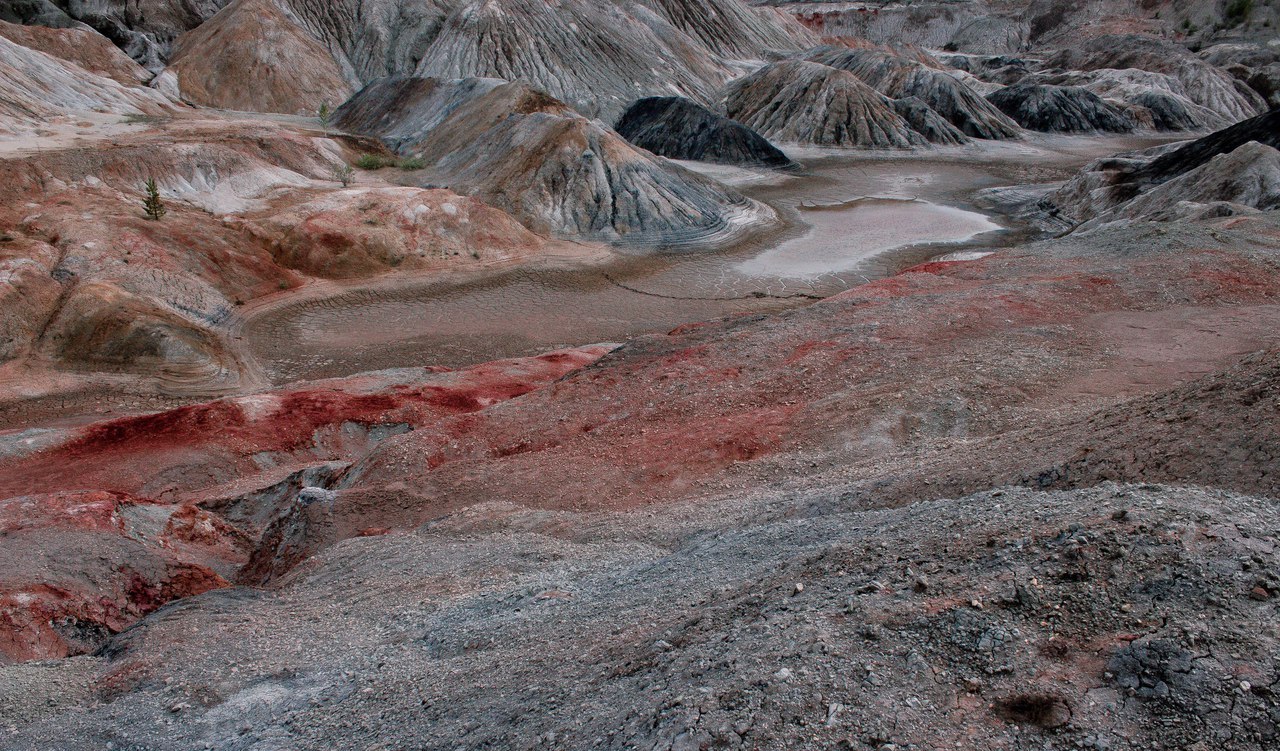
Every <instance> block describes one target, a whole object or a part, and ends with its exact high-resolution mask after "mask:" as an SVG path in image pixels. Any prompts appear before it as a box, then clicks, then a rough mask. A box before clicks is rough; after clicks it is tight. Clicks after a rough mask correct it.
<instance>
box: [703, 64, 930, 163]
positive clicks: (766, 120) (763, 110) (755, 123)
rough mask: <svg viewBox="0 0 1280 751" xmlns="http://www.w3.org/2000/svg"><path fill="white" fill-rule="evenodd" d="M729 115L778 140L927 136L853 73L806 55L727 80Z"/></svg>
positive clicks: (875, 141)
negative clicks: (813, 61) (800, 58)
mask: <svg viewBox="0 0 1280 751" xmlns="http://www.w3.org/2000/svg"><path fill="white" fill-rule="evenodd" d="M724 106H725V110H726V112H728V114H729V117H732V118H733V119H735V120H738V121H740V122H742V123H745V124H746V125H747V126H749V127H752V128H755V129H756V130H758V131H760V132H761V133H764V134H765V135H767V136H769V137H770V138H774V139H777V140H779V141H786V142H794V143H803V144H811V145H815V146H843V147H861V148H911V147H913V146H920V145H924V143H925V139H924V137H923V136H921V135H920V134H919V133H916V132H915V131H914V130H912V128H911V126H910V125H909V124H908V123H907V121H906V120H904V119H902V117H901V116H899V115H898V113H897V111H896V110H895V109H894V107H893V102H891V101H890V100H888V99H886V98H885V97H884V96H883V95H882V94H880V93H879V92H877V91H876V90H875V89H872V88H871V87H869V86H867V85H866V84H864V83H862V81H860V80H858V77H857V76H855V75H853V74H852V73H847V72H845V71H842V70H836V69H835V68H830V67H827V66H825V65H819V64H818V63H811V62H807V61H804V60H785V61H783V62H780V63H774V64H772V65H767V66H765V67H763V68H761V69H760V70H758V71H756V72H755V73H752V74H751V75H749V76H747V77H745V78H741V79H738V80H737V81H734V82H733V83H732V84H730V85H729V87H728V89H727V90H726V93H725V104H724Z"/></svg>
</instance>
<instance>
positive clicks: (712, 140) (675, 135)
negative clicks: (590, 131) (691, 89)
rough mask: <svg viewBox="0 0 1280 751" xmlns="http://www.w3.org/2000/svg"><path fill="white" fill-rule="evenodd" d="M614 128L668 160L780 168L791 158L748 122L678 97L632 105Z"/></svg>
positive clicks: (657, 98) (656, 98) (789, 163)
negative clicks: (747, 123) (730, 117)
mask: <svg viewBox="0 0 1280 751" xmlns="http://www.w3.org/2000/svg"><path fill="white" fill-rule="evenodd" d="M614 129H615V130H617V131H618V135H620V136H622V137H623V138H625V139H627V140H628V141H630V142H631V143H633V144H635V145H636V146H639V147H640V148H642V149H647V150H649V151H652V152H653V153H655V154H657V155H659V156H665V157H667V158H668V159H689V160H693V161H701V162H717V163H720V164H735V165H740V166H746V167H754V166H764V167H774V168H784V167H791V166H794V164H795V163H794V162H792V161H791V159H790V158H789V157H788V156H787V155H786V154H784V153H782V152H781V151H780V150H778V148H777V147H775V146H774V145H773V144H771V143H769V141H768V140H766V139H765V138H764V137H763V136H761V135H760V134H759V133H757V132H755V131H754V130H752V129H750V128H748V127H747V126H745V125H743V124H741V123H738V122H735V121H733V120H730V119H729V118H727V117H724V116H723V115H720V114H718V113H716V112H712V111H711V110H709V109H707V108H706V107H703V106H702V105H700V104H698V103H696V102H691V101H689V100H688V99H681V98H680V97H648V98H645V99H641V100H639V101H637V102H635V103H633V104H632V105H631V106H630V107H628V108H627V111H626V112H625V113H623V115H622V118H621V119H620V120H618V123H617V125H615V126H614Z"/></svg>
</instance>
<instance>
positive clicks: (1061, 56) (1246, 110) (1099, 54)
mask: <svg viewBox="0 0 1280 751" xmlns="http://www.w3.org/2000/svg"><path fill="white" fill-rule="evenodd" d="M1045 62H1046V64H1047V65H1049V66H1052V67H1056V68H1064V69H1067V70H1080V71H1091V70H1098V69H1102V68H1111V69H1116V68H1120V69H1123V68H1137V69H1139V70H1145V71H1150V72H1153V73H1166V74H1169V75H1171V76H1173V77H1175V78H1177V79H1178V81H1179V82H1181V83H1182V85H1183V87H1184V89H1185V90H1186V94H1187V96H1188V97H1190V99H1191V100H1192V101H1193V102H1195V103H1196V104H1198V105H1200V106H1202V107H1206V108H1208V109H1210V110H1213V111H1214V112H1216V113H1218V114H1220V115H1222V116H1223V117H1225V118H1227V119H1228V120H1229V121H1230V122H1237V121H1240V120H1244V119H1246V118H1250V117H1253V116H1255V115H1257V114H1259V113H1260V112H1261V111H1262V109H1264V105H1263V102H1262V98H1261V97H1260V96H1259V95H1258V94H1257V93H1256V92H1254V91H1252V90H1251V89H1249V87H1248V86H1243V85H1240V84H1238V83H1237V82H1236V81H1235V80H1234V79H1233V78H1232V77H1231V76H1230V75H1228V74H1227V73H1225V72H1223V71H1222V70H1219V69H1218V68H1216V67H1214V66H1213V65H1210V64H1209V63H1207V62H1205V61H1203V60H1201V59H1200V58H1198V57H1196V56H1195V55H1194V54H1192V53H1191V52H1189V51H1188V50H1187V49H1186V48H1185V47H1182V46H1180V45H1177V44H1174V43H1172V42H1168V41H1164V40H1159V39H1154V38H1151V37H1144V36H1136V35H1108V36H1102V37H1098V38H1096V39H1090V40H1088V41H1086V42H1085V43H1083V44H1080V45H1075V46H1071V47H1068V48H1066V49H1063V50H1062V51H1061V52H1059V53H1058V54H1056V55H1054V56H1053V57H1050V58H1049V59H1048V60H1046V61H1045Z"/></svg>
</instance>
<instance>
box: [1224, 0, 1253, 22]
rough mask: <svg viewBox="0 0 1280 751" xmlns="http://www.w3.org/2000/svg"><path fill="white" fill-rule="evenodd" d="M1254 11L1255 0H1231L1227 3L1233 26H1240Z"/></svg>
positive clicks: (1229, 18)
mask: <svg viewBox="0 0 1280 751" xmlns="http://www.w3.org/2000/svg"><path fill="white" fill-rule="evenodd" d="M1252 13H1253V0H1231V2H1229V3H1227V20H1228V21H1230V22H1231V25H1232V26H1239V25H1240V24H1242V23H1244V22H1245V21H1247V20H1249V16H1250V15H1251V14H1252Z"/></svg>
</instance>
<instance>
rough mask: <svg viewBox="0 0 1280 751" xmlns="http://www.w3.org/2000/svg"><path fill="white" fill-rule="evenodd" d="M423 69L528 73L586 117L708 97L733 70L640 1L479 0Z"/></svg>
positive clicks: (464, 9) (441, 38) (465, 7)
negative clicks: (657, 101) (642, 101)
mask: <svg viewBox="0 0 1280 751" xmlns="http://www.w3.org/2000/svg"><path fill="white" fill-rule="evenodd" d="M414 74H415V75H417V76H428V77H436V78H445V79H450V78H463V77H468V76H478V77H489V78H501V79H504V80H508V81H515V80H523V81H527V82H529V83H530V84H531V85H533V86H534V87H536V88H539V89H541V90H544V91H546V92H547V93H549V94H550V95H551V96H553V97H555V98H556V99H559V100H561V101H564V102H567V103H569V104H570V105H571V106H573V107H574V108H575V109H577V110H579V111H580V112H582V113H583V114H586V115H588V116H592V117H601V118H603V119H606V120H613V119H616V118H617V116H618V115H619V114H620V113H621V112H622V110H623V109H624V108H625V107H626V105H627V103H629V102H632V101H635V100H636V99H639V98H642V97H644V96H648V95H652V94H658V93H676V94H679V95H680V96H685V97H688V98H691V99H694V100H697V101H702V102H707V101H709V100H710V98H711V96H712V94H713V92H714V87H715V85H716V84H717V83H718V82H719V81H722V80H724V79H725V78H727V77H728V75H729V69H728V68H727V67H725V66H724V65H723V63H720V62H718V58H717V57H716V56H714V55H711V54H709V52H708V51H707V50H706V48H704V47H703V46H702V45H700V44H699V43H697V42H696V41H695V40H693V39H691V38H690V37H689V36H688V35H686V34H684V33H683V32H681V31H679V30H678V29H675V28H673V27H672V26H671V25H670V24H669V23H668V22H667V21H666V20H665V19H663V18H661V17H660V16H658V15H657V14H655V13H653V12H652V11H649V10H648V9H647V8H643V7H640V6H631V7H625V6H622V5H618V4H614V3H598V2H594V1H591V0H566V1H565V2H561V3H557V4H555V5H550V4H548V3H545V2H542V0H472V1H471V2H466V3H464V4H462V5H461V6H460V7H459V8H458V9H457V10H456V11H454V12H453V13H452V14H451V15H450V16H449V17H448V19H447V20H446V21H445V24H444V26H443V28H442V29H441V30H440V33H439V35H438V36H437V38H436V40H435V41H434V42H433V43H432V45H431V47H430V48H429V49H428V50H427V51H426V53H425V56H424V57H423V59H422V63H421V64H420V65H419V66H418V68H417V70H416V71H414Z"/></svg>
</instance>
